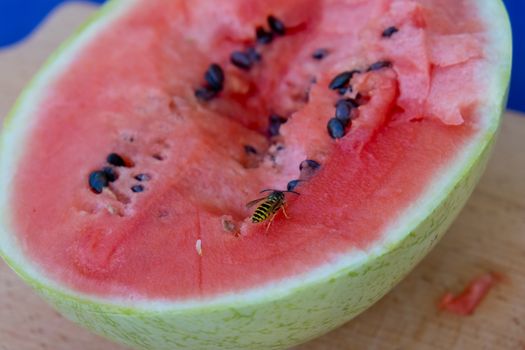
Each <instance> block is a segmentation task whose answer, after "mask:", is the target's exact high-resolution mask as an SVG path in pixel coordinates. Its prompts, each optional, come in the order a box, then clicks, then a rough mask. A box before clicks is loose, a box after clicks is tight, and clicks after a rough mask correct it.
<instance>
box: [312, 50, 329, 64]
mask: <svg viewBox="0 0 525 350" xmlns="http://www.w3.org/2000/svg"><path fill="white" fill-rule="evenodd" d="M326 55H328V50H327V49H317V50H315V51H314V52H313V53H312V58H313V59H314V60H318V61H320V60H322V59H323V58H325V57H326Z"/></svg>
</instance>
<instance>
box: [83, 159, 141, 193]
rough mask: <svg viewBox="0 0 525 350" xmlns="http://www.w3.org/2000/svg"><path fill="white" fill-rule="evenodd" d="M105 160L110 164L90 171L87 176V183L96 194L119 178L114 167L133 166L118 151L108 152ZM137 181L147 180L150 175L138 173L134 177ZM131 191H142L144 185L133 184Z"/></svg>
mask: <svg viewBox="0 0 525 350" xmlns="http://www.w3.org/2000/svg"><path fill="white" fill-rule="evenodd" d="M106 162H107V163H108V164H109V165H110V166H105V167H103V168H102V169H101V170H95V171H92V172H91V173H90V174H89V177H88V184H89V188H90V189H91V191H93V192H94V193H96V194H100V193H102V191H103V190H104V188H105V187H108V186H109V184H110V183H111V182H115V181H116V180H118V178H119V174H118V172H117V170H115V167H117V168H118V167H126V168H131V167H133V166H134V164H133V162H131V161H130V160H129V159H126V158H125V157H123V156H121V155H120V154H118V153H110V154H108V156H107V157H106ZM134 178H135V180H137V181H141V182H142V181H149V180H150V179H151V176H150V175H149V174H144V173H141V174H138V175H136V176H135V177H134ZM131 191H132V192H134V193H138V192H143V191H144V186H143V185H141V184H137V185H133V186H132V187H131Z"/></svg>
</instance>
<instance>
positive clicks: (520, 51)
mask: <svg viewBox="0 0 525 350" xmlns="http://www.w3.org/2000/svg"><path fill="white" fill-rule="evenodd" d="M65 1H66V0H0V48H2V47H5V46H9V45H12V44H14V43H16V42H18V41H19V40H22V39H23V38H25V37H26V36H27V35H29V34H30V33H31V32H32V31H33V29H35V27H37V26H38V24H39V23H41V21H42V20H43V19H44V18H45V16H46V15H47V14H48V13H49V12H50V11H51V10H53V9H54V8H55V7H56V6H57V5H59V4H60V3H62V2H65ZM83 1H87V2H92V3H98V4H101V3H103V2H105V0H83ZM120 1H125V0H120ZM145 1H147V0H145ZM210 1H213V0H210ZM504 2H505V4H506V6H507V9H508V10H509V13H510V17H511V22H512V25H513V33H514V67H513V73H512V82H511V89H510V96H509V107H510V108H513V109H517V110H520V111H523V112H525V98H524V97H525V95H524V96H521V94H522V92H525V65H520V64H519V62H525V40H520V39H519V38H523V37H525V21H523V19H522V18H520V17H522V16H523V15H524V14H525V1H524V0H504Z"/></svg>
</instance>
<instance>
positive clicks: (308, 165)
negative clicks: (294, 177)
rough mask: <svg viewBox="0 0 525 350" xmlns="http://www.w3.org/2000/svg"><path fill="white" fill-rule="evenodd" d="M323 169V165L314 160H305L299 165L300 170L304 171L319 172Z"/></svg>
mask: <svg viewBox="0 0 525 350" xmlns="http://www.w3.org/2000/svg"><path fill="white" fill-rule="evenodd" d="M320 167H321V164H319V163H318V162H317V161H315V160H313V159H305V160H303V161H302V162H301V164H299V170H300V171H303V169H313V170H317V169H319V168H320Z"/></svg>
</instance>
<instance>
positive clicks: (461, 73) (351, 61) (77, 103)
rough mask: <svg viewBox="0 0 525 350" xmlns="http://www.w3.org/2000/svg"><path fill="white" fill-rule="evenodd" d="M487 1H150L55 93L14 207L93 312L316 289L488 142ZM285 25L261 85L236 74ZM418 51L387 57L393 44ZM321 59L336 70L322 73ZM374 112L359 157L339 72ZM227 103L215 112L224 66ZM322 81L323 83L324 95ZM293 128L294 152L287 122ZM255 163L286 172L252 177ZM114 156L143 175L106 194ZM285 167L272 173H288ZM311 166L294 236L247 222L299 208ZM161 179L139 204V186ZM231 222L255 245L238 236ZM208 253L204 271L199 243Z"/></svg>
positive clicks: (38, 120) (278, 224)
mask: <svg viewBox="0 0 525 350" xmlns="http://www.w3.org/2000/svg"><path fill="white" fill-rule="evenodd" d="M470 8H474V0H469V1H467V0H463V1H456V0H446V1H445V0H440V1H437V0H435V1H431V0H425V1H423V0H421V1H407V0H399V1H386V0H374V1H372V0H367V1H361V0H359V1H358V0H355V1H338V0H332V1H329V0H325V1H320V0H310V1H307V0H305V1H286V2H285V1H241V0H239V1H227V2H223V3H221V5H220V6H219V5H216V4H215V3H214V2H211V1H192V2H191V5H190V2H186V1H170V2H166V1H160V0H156V1H147V2H137V5H136V6H135V7H134V8H133V9H132V10H131V11H129V12H128V13H127V14H126V15H125V16H123V17H122V18H120V19H119V20H117V21H116V22H114V23H112V24H111V25H110V26H109V27H108V28H107V29H105V30H103V31H102V32H100V33H98V34H97V36H96V39H94V40H92V41H91V42H90V43H89V44H88V45H87V47H85V48H84V49H82V50H81V52H79V53H78V54H77V56H76V57H75V58H74V60H73V62H72V63H71V64H70V65H69V66H68V67H67V68H66V67H64V71H63V74H61V76H60V77H59V78H58V80H57V81H55V82H54V83H53V84H52V85H51V86H49V87H48V90H47V91H46V94H47V95H46V97H45V99H44V101H43V102H42V103H41V104H40V105H39V106H38V108H37V110H38V114H37V115H36V116H34V118H35V119H34V120H35V124H34V127H33V128H32V129H31V131H30V135H28V136H27V137H26V138H25V143H24V147H25V148H24V152H25V153H24V154H25V156H24V157H23V158H22V159H21V161H20V163H19V166H18V169H17V170H16V181H15V183H14V190H13V195H12V200H13V202H14V206H13V210H14V211H15V212H14V214H15V219H14V223H15V229H16V232H17V234H18V238H19V239H20V241H21V243H22V246H23V247H24V249H25V251H26V253H27V255H28V256H29V257H31V259H32V260H34V261H35V262H36V263H37V264H39V265H41V266H42V267H43V268H44V270H45V271H46V272H47V273H48V274H49V275H50V276H51V277H53V278H55V279H58V280H60V281H61V282H63V283H65V284H67V285H68V286H70V287H72V288H74V289H76V290H79V291H82V292H87V293H93V294H97V295H102V296H109V295H112V296H119V297H130V296H133V295H134V296H139V297H140V296H143V297H148V298H155V297H159V298H169V299H172V300H181V299H184V298H196V297H209V296H212V295H215V294H218V293H223V292H228V291H238V290H242V289H246V288H250V287H256V286H259V285H263V284H265V283H268V282H272V281H276V280H280V279H284V278H288V277H292V276H294V275H297V274H300V273H304V272H307V271H308V270H310V269H312V268H314V267H316V266H319V265H321V264H323V263H327V262H330V261H333V260H334V259H336V258H337V257H338V256H340V255H341V254H344V253H347V252H349V251H352V250H355V249H366V248H367V247H368V246H370V244H372V243H374V242H375V241H377V240H378V239H379V238H380V233H381V232H382V230H383V229H384V228H385V227H387V226H388V224H389V223H391V222H392V221H393V220H395V219H396V217H398V215H400V214H401V213H402V212H403V210H404V209H405V208H406V207H407V206H408V205H409V204H410V203H411V202H412V201H414V199H415V198H417V197H418V196H419V195H420V194H421V193H422V191H423V190H424V189H425V188H426V186H428V185H429V183H430V181H432V180H433V179H434V178H435V177H439V173H440V170H441V169H443V168H444V167H446V166H447V164H448V163H449V162H450V161H451V160H452V159H453V158H454V156H455V155H456V154H457V153H458V152H459V151H460V150H461V149H462V147H463V146H464V145H465V143H466V142H467V141H468V140H469V139H470V138H471V137H472V136H473V134H474V133H475V132H476V129H477V126H476V125H477V120H478V116H477V115H476V108H475V107H476V105H477V103H478V95H479V94H480V90H479V86H478V85H477V84H476V79H475V77H476V73H477V72H479V70H480V67H481V65H480V62H482V59H483V51H482V49H483V46H482V45H483V32H482V30H483V28H482V27H481V26H480V24H479V23H478V22H477V20H476V19H473V18H474V16H473V13H472V12H471V11H470V10H469V9H470ZM269 14H273V15H275V16H276V17H277V18H279V19H281V20H282V21H283V22H284V23H285V25H286V27H287V34H286V35H285V36H283V37H277V38H275V39H274V41H273V42H272V43H271V44H269V45H265V46H261V47H260V51H261V54H262V61H261V62H260V63H258V64H256V65H255V66H254V67H253V68H252V69H251V70H250V71H249V72H246V71H242V70H240V69H238V68H237V67H235V66H233V65H232V64H231V63H230V62H229V55H230V53H231V52H232V51H235V50H242V49H245V48H246V47H247V45H249V44H253V41H254V36H255V28H256V26H258V25H264V24H265V21H266V17H267V16H268V15H269ZM390 26H396V27H397V28H398V29H399V32H397V33H395V34H394V35H393V36H392V37H391V38H383V37H382V36H381V33H382V32H383V30H384V29H385V28H388V27H390ZM318 48H326V49H327V50H328V52H329V54H328V55H327V57H326V58H324V59H323V60H321V61H317V60H314V59H312V57H311V54H312V52H314V51H315V50H316V49H318ZM385 59H386V60H390V61H391V62H392V64H393V68H386V69H382V70H379V71H377V72H370V73H366V74H361V75H359V76H357V77H356V78H354V79H353V80H352V84H353V87H354V90H355V91H359V92H361V93H363V94H364V95H366V96H367V97H368V98H369V101H368V102H367V103H365V104H363V105H362V106H360V107H359V117H358V118H357V119H356V120H354V121H353V125H352V127H351V128H350V130H349V131H348V133H347V135H346V136H345V137H344V138H342V139H340V140H333V139H331V138H330V137H329V136H328V133H327V131H326V123H327V121H328V119H330V118H331V117H332V116H333V114H334V104H335V102H336V101H337V99H338V98H339V96H338V95H337V93H336V92H334V91H332V90H329V89H328V84H329V82H330V80H331V79H332V78H333V77H334V76H335V75H337V74H338V73H340V72H342V71H345V70H352V69H356V68H357V69H366V67H368V66H369V65H370V64H372V63H374V62H376V61H379V60H385ZM212 62H216V63H219V64H220V65H221V66H222V67H223V68H224V71H225V77H226V78H225V87H224V91H223V92H222V93H221V94H220V95H219V96H218V97H216V98H215V99H213V100H211V101H209V102H201V101H198V100H197V99H196V98H195V96H194V91H195V88H197V87H198V86H200V85H202V84H203V78H202V75H203V73H204V71H205V70H206V69H207V67H208V66H209V65H210V63H212ZM314 81H315V82H316V83H314ZM274 112H275V113H279V114H281V115H284V116H287V117H289V120H288V122H287V123H286V124H284V125H283V126H282V127H281V136H280V137H279V138H277V139H276V140H273V141H274V142H278V143H279V144H281V145H282V146H283V148H282V150H279V151H277V150H276V148H277V147H276V146H275V145H273V146H272V145H270V143H269V140H268V138H267V137H266V136H265V135H264V130H265V129H266V127H267V123H268V115H269V114H270V113H274ZM244 145H252V146H254V147H255V148H256V149H258V150H259V152H261V153H265V152H267V153H266V156H265V157H264V159H263V160H262V161H261V162H260V163H259V164H258V166H257V167H251V166H247V164H248V161H247V159H246V157H247V155H246V153H245V151H244ZM111 152H117V153H119V154H122V155H125V156H126V157H128V158H129V159H130V160H131V161H132V162H133V164H134V166H133V167H130V168H118V169H117V170H118V172H119V179H118V180H117V181H116V182H114V183H112V184H111V185H110V187H109V188H106V189H105V190H104V192H103V193H102V194H94V193H93V192H92V191H91V190H90V189H89V186H88V183H87V177H88V175H89V173H90V172H92V171H93V170H95V169H97V168H100V167H102V166H104V163H105V161H104V160H105V157H106V155H107V154H109V153H111ZM268 153H272V156H271V157H270V156H268ZM304 159H315V160H317V161H318V162H320V163H321V165H322V166H321V168H320V170H319V171H318V172H317V174H316V175H315V176H314V177H312V178H311V179H310V180H309V181H307V182H303V183H301V185H300V186H299V187H298V188H297V191H299V192H300V193H301V195H300V196H298V197H297V198H296V197H293V198H292V196H289V197H288V199H289V205H288V210H287V211H288V214H289V216H290V219H288V220H287V219H285V218H284V217H283V216H281V215H278V216H277V217H276V219H275V220H274V222H273V224H272V227H271V228H270V229H269V231H268V232H267V233H265V225H254V224H251V223H250V222H249V220H247V218H249V216H250V215H251V211H250V210H249V209H247V208H246V207H245V203H246V202H248V201H250V200H252V199H254V198H257V197H259V196H260V195H259V193H258V192H259V191H260V190H262V189H264V188H278V189H284V188H285V187H286V184H287V182H288V181H290V180H292V179H295V178H298V177H299V164H300V162H301V161H303V160H304ZM139 173H148V174H150V175H151V176H152V179H151V180H150V181H148V182H144V183H143V184H144V186H145V190H144V192H141V193H133V192H132V191H131V190H130V188H131V186H133V185H135V184H136V183H137V181H136V180H135V179H134V176H135V175H137V174H139ZM227 217H231V218H232V220H233V223H234V224H235V225H236V226H237V227H238V228H239V230H240V233H241V235H240V236H236V235H235V234H234V233H233V232H230V231H228V230H227V229H225V225H224V219H225V218H227ZM198 240H200V243H201V246H202V254H198V251H197V249H196V242H197V241H198Z"/></svg>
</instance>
